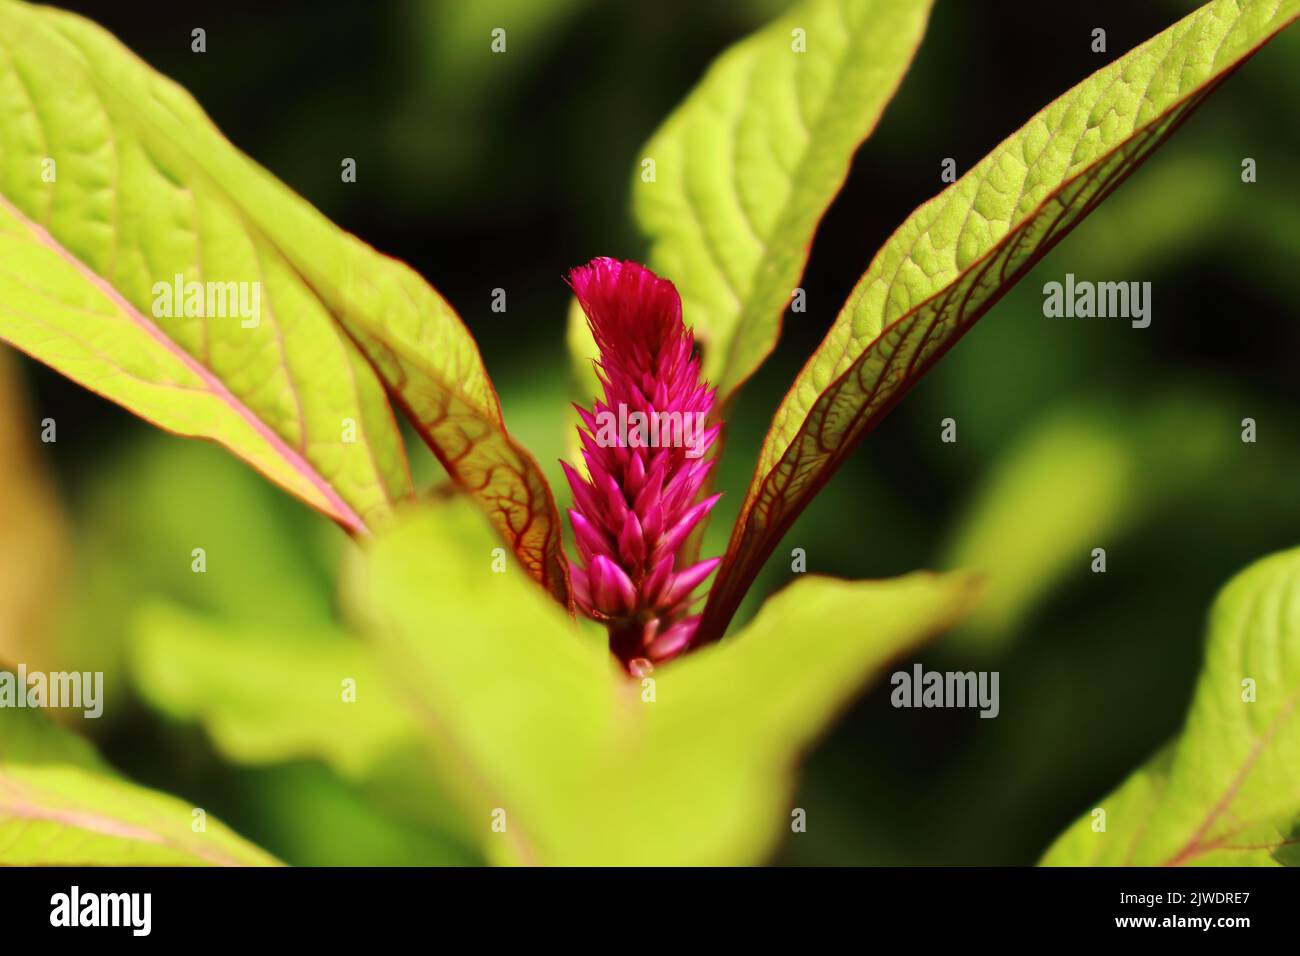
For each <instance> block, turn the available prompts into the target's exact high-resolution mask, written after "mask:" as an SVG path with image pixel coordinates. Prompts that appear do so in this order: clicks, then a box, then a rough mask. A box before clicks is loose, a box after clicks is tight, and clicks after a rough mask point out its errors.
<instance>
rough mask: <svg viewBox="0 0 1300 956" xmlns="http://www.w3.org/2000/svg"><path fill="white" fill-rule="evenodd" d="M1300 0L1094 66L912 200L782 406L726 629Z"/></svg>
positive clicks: (1225, 7)
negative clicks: (801, 526)
mask: <svg viewBox="0 0 1300 956" xmlns="http://www.w3.org/2000/svg"><path fill="white" fill-rule="evenodd" d="M1297 16H1300V0H1282V2H1278V0H1243V2H1237V0H1216V2H1214V3H1210V4H1207V5H1206V6H1204V7H1202V8H1201V9H1200V10H1198V11H1196V12H1195V13H1193V14H1192V15H1190V16H1188V17H1186V18H1184V19H1183V20H1181V21H1179V22H1178V23H1176V24H1175V25H1174V26H1172V27H1170V28H1169V29H1167V30H1165V31H1164V32H1163V33H1160V34H1158V35H1157V36H1155V37H1154V38H1152V39H1151V40H1149V41H1147V42H1146V43H1144V44H1142V45H1141V46H1139V47H1138V48H1136V49H1135V50H1133V51H1131V52H1130V53H1128V54H1126V55H1125V56H1123V57H1120V58H1119V59H1117V60H1116V61H1114V62H1113V63H1111V64H1109V65H1108V66H1106V67H1104V68H1102V69H1101V70H1098V71H1097V72H1096V73H1094V74H1093V75H1092V76H1091V77H1089V78H1088V79H1087V80H1085V81H1084V82H1083V83H1081V84H1079V85H1078V86H1076V87H1075V88H1074V89H1072V90H1070V91H1069V92H1068V93H1066V94H1065V95H1063V96H1061V97H1060V98H1059V99H1057V100H1055V101H1054V102H1053V103H1051V104H1050V105H1049V106H1048V107H1047V108H1046V109H1044V110H1043V111H1042V112H1040V113H1039V114H1038V115H1037V116H1035V117H1034V118H1033V119H1031V120H1030V121H1029V123H1027V124H1026V125H1025V126H1024V127H1023V128H1022V129H1021V130H1020V131H1019V132H1017V133H1016V134H1014V135H1013V136H1012V137H1011V138H1010V139H1008V140H1006V141H1005V142H1003V143H1002V144H1001V145H1000V146H998V147H997V148H996V149H995V150H994V151H993V152H992V153H990V154H989V155H988V156H986V157H985V158H984V159H983V160H981V161H980V162H979V163H978V164H977V165H976V166H975V168H973V169H972V170H971V171H970V172H969V173H967V174H966V175H965V176H963V177H962V178H961V179H959V180H958V181H957V182H956V183H954V184H953V185H952V186H950V187H949V188H948V189H946V190H945V191H944V192H942V193H940V194H939V195H938V196H937V197H935V198H934V199H932V200H930V201H929V202H927V203H925V204H924V205H922V206H921V207H920V208H919V209H917V210H916V211H915V212H914V213H913V214H912V215H911V216H910V217H909V218H908V219H907V221H906V222H904V223H903V225H902V226H900V227H899V229H898V231H897V232H895V233H894V235H893V236H892V237H891V238H890V239H889V241H888V242H886V243H885V245H884V247H883V248H882V249H881V250H880V251H879V252H878V253H877V254H876V257H875V259H874V260H873V261H872V263H871V266H870V267H869V268H868V270H867V272H866V273H865V274H864V275H863V277H862V279H861V280H860V281H859V282H858V284H857V286H856V287H855V289H854V291H853V293H852V294H851V295H850V297H849V299H848V302H847V303H846V304H845V306H844V309H843V310H842V311H841V313H840V315H839V317H838V318H837V319H836V320H835V323H834V325H833V326H832V328H831V330H830V332H829V333H828V334H827V337H826V339H825V340H824V341H823V342H822V344H821V345H820V346H819V347H818V348H817V351H816V352H815V353H814V354H813V356H812V358H811V359H810V360H809V362H808V364H807V365H806V366H805V367H804V369H803V370H802V371H801V372H800V374H799V376H798V377H797V378H796V379H795V382H794V385H793V386H792V387H791V389H790V392H789V394H788V395H787V396H786V398H785V400H784V401H783V402H782V403H781V406H780V408H778V410H777V412H776V415H775V417H774V419H773V421H772V426H771V429H770V431H769V432H768V436H767V439H766V440H765V442H764V444H763V448H762V450H761V452H760V455H759V461H758V466H757V468H756V469H755V472H754V477H753V480H752V482H751V484H750V487H749V491H748V493H747V495H746V498H745V502H744V503H743V505H742V508H741V513H740V516H739V518H738V520H737V523H736V526H735V529H734V531H733V533H732V538H731V543H730V546H729V547H728V549H727V556H726V559H725V560H724V563H723V566H722V567H721V568H720V569H719V572H718V577H717V579H716V583H715V584H714V587H713V590H712V592H711V594H710V597H709V603H708V605H707V607H706V610H705V619H704V622H703V624H702V631H701V637H702V638H703V639H705V640H708V639H716V638H718V637H720V636H721V635H722V634H723V632H724V631H725V630H726V627H727V624H728V622H729V621H730V620H731V617H732V615H733V614H734V613H735V609H736V607H737V606H738V605H739V603H740V601H741V599H742V598H743V596H744V593H745V591H746V589H747V588H748V587H749V584H750V583H751V582H752V581H753V579H754V576H755V574H756V573H757V571H758V568H759V567H760V566H761V565H762V563H763V561H764V560H765V559H766V558H767V556H768V555H769V554H770V553H771V552H772V550H773V548H775V547H776V545H777V543H778V542H779V541H780V539H781V536H782V535H783V534H784V533H785V532H786V531H787V530H788V529H789V527H790V525H791V524H792V523H793V521H794V519H795V517H797V516H798V514H799V512H800V511H802V510H803V508H804V507H805V506H806V505H807V504H808V502H809V501H810V500H811V499H812V498H813V496H814V495H815V494H816V493H817V491H818V490H819V489H820V488H821V487H822V486H823V485H824V484H825V483H826V481H828V480H829V479H830V477H831V474H832V473H833V472H834V471H835V469H836V468H837V467H838V466H839V465H840V463H841V462H842V461H843V460H844V459H845V457H846V456H847V455H848V454H849V452H850V451H851V450H852V449H853V447H854V446H855V445H856V444H857V442H858V441H860V440H861V439H862V437H863V436H864V435H865V434H866V433H867V432H868V431H869V430H870V429H871V428H872V427H873V426H874V425H875V424H876V423H877V422H878V421H880V419H881V418H882V417H884V415H885V414H886V413H887V412H888V411H889V410H890V408H892V407H893V405H894V404H895V403H896V402H898V401H899V400H900V399H901V398H902V396H903V394H904V393H905V392H906V391H907V389H908V388H909V387H910V386H911V385H912V384H914V383H915V382H916V380H917V379H918V378H920V376H921V375H922V374H924V373H925V371H926V370H927V369H929V368H930V366H932V365H933V364H934V363H935V362H936V361H937V360H938V359H939V358H940V356H942V355H943V353H944V352H945V351H946V350H947V349H948V348H949V347H950V346H952V345H953V344H954V343H955V342H956V341H957V339H958V338H959V337H960V336H961V335H962V334H963V333H964V332H965V331H966V330H967V329H969V328H970V326H971V325H972V324H973V323H974V322H975V321H976V320H977V319H979V318H980V316H982V315H983V314H984V313H986V312H987V311H988V310H989V309H990V308H992V307H993V305H994V304H995V303H996V302H997V300H998V298H1000V297H1001V295H1002V294H1003V293H1005V292H1006V290H1007V289H1008V288H1010V287H1011V286H1012V285H1014V284H1015V282H1017V281H1018V280H1019V279H1020V278H1021V277H1022V276H1023V275H1024V274H1025V273H1026V272H1027V271H1028V270H1029V269H1030V268H1031V267H1032V266H1033V265H1034V263H1035V262H1037V261H1038V260H1039V259H1041V258H1042V257H1043V256H1044V255H1046V254H1047V252H1048V251H1049V250H1050V249H1051V248H1052V246H1053V245H1055V244H1056V243H1057V242H1058V241H1060V239H1061V238H1062V237H1063V236H1064V235H1065V234H1066V233H1067V232H1069V230H1070V229H1072V228H1073V227H1074V226H1075V225H1076V224H1077V223H1079V222H1080V221H1081V220H1082V219H1083V218H1084V217H1085V216H1086V215H1087V214H1088V213H1089V212H1090V211H1091V210H1092V209H1093V208H1094V207H1095V206H1096V205H1097V204H1098V203H1100V202H1101V201H1102V200H1103V199H1105V198H1106V197H1107V196H1108V195H1109V194H1110V193H1111V191H1112V190H1113V189H1114V188H1115V187H1116V186H1118V185H1119V183H1120V182H1121V181H1122V180H1123V179H1124V178H1125V176H1127V175H1128V174H1129V173H1130V172H1132V171H1133V169H1134V168H1136V167H1137V166H1138V165H1139V164H1140V163H1141V162H1142V161H1143V160H1144V159H1146V157H1147V156H1148V155H1150V154H1151V152H1152V151H1153V150H1154V149H1155V148H1156V147H1157V146H1159V145H1160V143H1162V142H1163V141H1164V140H1165V138H1167V137H1168V136H1169V135H1170V134H1171V133H1172V132H1173V131H1174V129H1175V128H1176V127H1177V126H1178V125H1179V124H1180V123H1181V122H1182V121H1183V120H1184V119H1186V118H1187V116H1188V114H1189V113H1190V112H1191V111H1192V110H1193V109H1195V108H1196V106H1198V105H1199V104H1200V103H1201V101H1202V100H1204V99H1205V97H1206V96H1208V95H1209V94H1210V93H1211V92H1212V91H1213V90H1214V89H1215V88H1216V87H1217V86H1218V84H1219V83H1221V82H1222V81H1223V80H1224V79H1225V78H1226V77H1227V76H1228V75H1229V74H1230V73H1231V72H1232V71H1233V70H1235V69H1236V68H1237V67H1239V66H1240V65H1241V64H1242V63H1243V62H1244V61H1245V60H1246V59H1248V58H1249V57H1250V56H1251V55H1252V54H1253V53H1255V52H1256V51H1257V50H1258V49H1259V48H1260V47H1261V46H1263V45H1264V44H1265V43H1267V42H1268V41H1269V40H1270V39H1271V38H1272V37H1273V36H1275V35H1276V34H1277V33H1278V32H1279V31H1281V30H1282V29H1284V28H1285V27H1286V26H1287V25H1289V24H1290V23H1292V22H1293V21H1294V20H1295V19H1296V17H1297Z"/></svg>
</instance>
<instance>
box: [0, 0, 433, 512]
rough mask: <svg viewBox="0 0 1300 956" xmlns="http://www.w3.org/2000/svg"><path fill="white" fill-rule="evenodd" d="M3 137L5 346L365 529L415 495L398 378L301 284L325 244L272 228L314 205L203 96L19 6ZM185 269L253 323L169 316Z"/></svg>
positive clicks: (66, 19) (1, 96)
mask: <svg viewBox="0 0 1300 956" xmlns="http://www.w3.org/2000/svg"><path fill="white" fill-rule="evenodd" d="M0 142H2V143H3V144H4V146H3V148H4V154H3V159H2V161H0V249H3V255H0V260H2V261H3V262H4V266H3V267H0V338H3V339H5V340H7V341H9V342H11V343H12V344H13V345H15V346H16V347H17V348H19V349H21V350H22V351H24V352H27V353H28V354H30V355H31V356H32V357H34V358H36V359H38V360H40V361H42V362H44V363H46V364H48V365H50V366H51V367H53V368H55V369H56V370H58V371H59V372H61V373H63V374H65V375H67V376H68V377H70V378H73V379H74V380H76V381H78V382H80V383H81V384H83V385H85V386H86V387H87V388H90V389H92V390H93V391H96V392H99V393H100V394H102V395H104V396H105V397H106V398H109V399H111V400H113V401H115V402H117V403H118V404H121V405H123V406H125V407H126V408H128V409H129V410H131V411H132V412H134V413H136V414H137V415H140V416H141V417H143V418H146V419H148V420H149V421H152V422H154V423H155V424H157V425H159V426H160V427H162V428H165V429H167V430H169V431H173V432H177V433H179V434H182V435H189V436H195V437H203V438H209V439H212V440H215V441H218V442H220V443H221V444H223V445H225V446H226V447H227V448H229V449H230V450H231V451H233V452H234V453H235V454H237V455H239V456H240V457H242V458H244V459H246V460H247V461H248V462H249V463H250V464H252V465H253V466H254V467H256V468H257V469H258V470H259V471H261V472H263V473H264V474H265V475H267V477H269V478H271V479H272V480H274V481H276V482H277V483H278V484H280V485H282V486H283V487H285V488H286V489H287V490H289V491H290V492H292V493H293V494H295V495H297V496H298V497H300V498H302V499H303V500H305V501H307V502H308V503H310V504H312V505H313V506H314V507H316V508H319V509H320V510H321V511H324V512H325V513H326V514H328V515H330V517H332V518H334V519H335V520H337V521H339V522H340V523H341V524H343V525H344V526H345V527H348V528H350V529H352V530H359V529H361V528H363V527H364V526H365V525H366V524H367V523H370V522H372V521H374V520H376V519H379V518H382V517H383V516H384V515H385V514H386V513H387V512H388V511H389V509H390V507H391V504H392V502H393V500H394V499H396V498H400V497H404V496H406V495H408V494H409V493H410V486H409V477H408V476H407V474H406V464H405V455H404V452H403V450H402V446H401V439H400V435H399V433H398V431H397V427H396V424H395V423H394V421H393V418H392V414H391V412H390V410H389V408H388V404H387V401H386V399H385V398H384V395H383V388H382V386H381V385H380V383H379V381H378V379H377V378H376V376H375V375H374V373H373V372H372V371H371V370H370V369H369V368H368V366H367V364H366V362H365V360H364V359H363V358H362V357H361V355H360V354H359V353H358V352H357V349H356V348H355V347H354V346H353V345H352V344H351V343H350V342H349V341H348V340H347V337H346V336H345V335H344V334H343V333H342V332H341V331H340V330H339V329H338V328H337V327H336V325H335V323H334V322H333V320H332V319H331V317H330V312H329V308H328V305H327V303H325V302H324V301H322V299H321V297H320V296H319V295H318V294H317V291H316V290H315V289H313V288H312V287H311V285H310V284H309V283H308V282H307V281H305V279H304V277H303V276H302V275H301V274H300V272H299V269H298V266H299V262H298V261H297V260H298V259H299V258H300V257H301V256H302V255H304V254H307V253H309V250H308V249H307V248H306V246H307V242H306V241H305V240H306V237H305V236H304V237H301V239H302V240H303V241H302V242H301V243H300V244H286V243H283V242H279V241H277V239H276V237H274V236H272V235H270V234H269V233H268V231H267V230H266V229H265V228H263V226H262V225H261V224H259V222H258V218H259V217H264V218H268V219H269V218H274V217H277V216H281V215H283V214H284V210H285V209H286V208H290V207H300V206H301V207H304V208H305V204H303V203H302V201H301V200H299V199H297V198H296V197H295V196H293V194H292V193H290V192H289V191H288V190H287V189H285V188H284V187H282V186H280V185H279V184H278V183H275V182H274V181H273V180H271V179H270V178H269V177H268V176H267V174H266V173H265V172H264V171H262V170H260V169H259V168H257V167H256V166H255V165H253V164H252V163H251V162H249V161H248V160H247V159H246V158H245V157H243V156H241V155H240V154H239V153H237V152H236V151H235V150H234V148H233V147H231V146H230V144H229V143H227V142H226V141H225V140H224V139H223V138H222V137H221V136H220V134H219V133H217V131H216V130H215V129H213V128H212V126H211V124H210V122H209V121H208V120H207V118H206V116H204V114H203V113H202V111H201V110H200V109H199V108H198V106H197V104H195V103H194V102H193V100H191V99H190V98H189V97H188V95H187V94H185V93H184V92H183V91H181V90H180V89H179V88H178V87H176V86H174V85H172V84H171V83H169V82H168V81H166V80H164V79H162V78H161V77H159V76H157V75H156V74H154V73H152V72H151V71H150V70H149V69H148V68H147V67H146V66H145V65H144V64H143V63H141V62H140V61H139V60H137V59H135V58H134V57H132V56H131V54H130V53H129V52H128V51H126V50H125V49H124V48H122V47H121V46H120V45H118V44H117V43H116V41H114V40H113V39H112V38H111V37H109V36H108V35H107V34H105V33H104V32H103V31H102V30H100V29H99V28H98V27H95V26H94V25H92V24H90V23H88V22H86V21H84V20H81V19H79V18H77V17H74V16H72V15H69V14H66V13H62V12H60V11H55V10H52V9H49V8H34V7H28V6H26V5H22V4H18V3H10V2H4V3H2V4H0ZM218 172H220V174H221V176H224V177H225V178H227V179H230V180H235V179H242V180H247V181H250V182H251V181H253V180H257V181H259V182H260V183H262V184H263V191H264V192H265V193H267V194H268V195H267V196H266V197H265V202H264V203H263V204H262V205H261V206H260V207H259V208H256V209H254V208H252V207H253V202H252V201H251V200H252V199H253V197H251V196H244V195H241V194H240V191H239V190H237V189H235V190H232V189H231V188H229V186H228V184H226V183H223V182H222V179H221V178H220V176H218V175H214V173H218ZM313 215H314V214H313ZM338 241H340V242H342V241H344V239H343V237H342V236H340V237H339V239H338ZM177 275H180V276H182V277H183V281H185V282H188V281H195V282H217V283H228V282H236V283H239V282H242V283H247V285H246V287H245V290H246V296H247V299H246V304H247V305H248V306H249V307H250V308H249V312H248V317H247V318H245V317H244V316H241V315H240V314H238V313H235V312H234V310H230V311H231V312H232V314H230V315H229V317H226V318H218V317H216V316H212V317H208V318H203V317H196V316H191V317H186V316H185V315H184V314H183V311H182V314H181V315H179V316H177V317H174V318H166V317H156V316H155V315H154V310H153V306H154V303H155V301H156V300H155V292H154V287H155V283H162V284H164V285H173V284H174V281H175V279H174V277H175V276H177ZM253 283H257V285H256V286H254V285H252V284H253ZM254 288H256V289H257V290H258V306H259V308H258V310H257V314H256V315H254V314H253V311H252V309H251V306H252V304H253V300H252V293H253V289H254ZM226 291H227V290H226V289H225V288H223V289H222V293H223V295H224V294H225V292H226ZM216 305H217V301H216V299H215V298H214V306H216ZM205 308H206V297H205ZM254 321H256V322H257V325H256V327H244V326H245V323H248V324H250V325H251V324H252V323H253V322H254ZM347 420H351V421H352V422H354V423H355V428H356V432H357V440H356V441H355V442H353V443H347V442H345V441H344V440H343V430H344V427H345V422H346V421H347Z"/></svg>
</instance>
